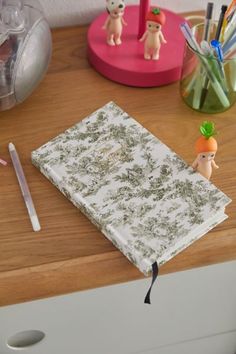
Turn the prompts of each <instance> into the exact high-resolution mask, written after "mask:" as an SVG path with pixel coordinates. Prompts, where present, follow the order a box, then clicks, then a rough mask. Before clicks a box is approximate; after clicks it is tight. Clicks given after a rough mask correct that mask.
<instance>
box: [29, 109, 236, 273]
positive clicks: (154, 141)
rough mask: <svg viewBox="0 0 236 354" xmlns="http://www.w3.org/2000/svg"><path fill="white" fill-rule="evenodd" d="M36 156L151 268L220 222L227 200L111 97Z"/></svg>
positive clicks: (110, 234)
mask: <svg viewBox="0 0 236 354" xmlns="http://www.w3.org/2000/svg"><path fill="white" fill-rule="evenodd" d="M32 162H33V164H34V165H35V166H36V167H38V168H39V169H40V171H41V172H42V173H43V174H44V175H45V176H46V177H47V178H48V179H49V180H50V181H51V182H52V183H53V184H54V185H55V186H56V187H57V188H58V189H59V190H60V191H61V192H62V193H63V194H64V195H65V196H66V197H67V198H68V199H69V200H71V202H72V203H73V204H74V205H75V206H76V207H78V208H79V209H80V210H81V211H82V212H83V213H84V214H86V216H87V217H88V218H89V219H90V220H91V221H92V222H93V223H94V224H95V225H96V226H97V227H98V228H99V229H100V230H101V231H102V232H103V233H104V235H105V236H106V237H107V238H108V239H109V240H110V241H111V242H112V243H113V244H114V245H115V246H116V247H117V248H118V249H119V250H120V251H121V252H123V253H124V255H125V256H126V257H128V259H129V260H130V261H131V262H133V263H134V264H135V265H136V266H137V267H138V268H139V269H140V270H141V271H142V272H143V273H144V274H146V275H147V274H148V273H149V272H150V271H151V266H152V264H153V263H154V262H156V261H157V263H158V264H159V265H161V264H163V263H165V262H166V261H167V260H168V259H170V258H172V257H174V256H175V255H176V254H177V253H179V252H180V251H181V250H183V249H184V248H186V247H187V246H189V245H190V244H191V243H192V242H193V241H195V240H197V239H198V238H199V237H201V236H203V235H204V234H205V233H206V232H208V231H209V230H210V229H211V228H213V227H214V226H216V225H217V224H218V223H219V222H222V221H223V220H224V219H225V218H226V215H225V214H224V209H225V206H226V205H227V204H228V203H229V202H230V199H229V198H228V197H227V196H226V195H225V194H224V193H222V192H221V191H220V190H219V189H217V188H216V187H215V186H214V185H213V184H212V183H210V182H209V181H208V180H206V179H205V178H204V177H202V176H201V175H200V174H198V173H197V172H194V171H193V169H192V168H191V167H189V166H188V165H187V164H186V163H185V162H184V161H183V160H182V159H181V158H180V157H179V156H178V155H176V154H175V153H174V152H173V151H171V150H170V149H169V148H168V147H167V146H166V145H165V144H163V143H162V142H161V141H160V140H158V138H156V137H155V136H154V135H152V134H151V133H150V132H148V131H147V130H146V129H145V128H144V127H143V126H141V125H140V124H139V123H138V122H137V121H135V120H134V119H133V118H131V117H130V116H129V115H128V114H127V113H125V112H124V111H123V110H122V109H121V108H120V107H118V106H117V105H116V104H115V103H113V102H110V103H108V104H107V105H105V106H104V107H102V108H101V109H99V110H97V111H96V112H95V113H93V114H91V115H90V116H89V117H87V118H85V119H84V120H82V121H81V122H79V123H78V124H76V125H75V126H73V127H72V128H70V129H68V130H66V131H65V132H64V133H63V134H60V135H59V136H57V137H56V138H54V139H53V140H51V141H50V142H48V143H47V144H45V145H43V146H42V147H40V148H39V149H37V150H36V151H34V152H32Z"/></svg>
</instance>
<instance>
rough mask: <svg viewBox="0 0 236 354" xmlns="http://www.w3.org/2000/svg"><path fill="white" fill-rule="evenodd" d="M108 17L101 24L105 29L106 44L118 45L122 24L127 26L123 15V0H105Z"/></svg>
mask: <svg viewBox="0 0 236 354" xmlns="http://www.w3.org/2000/svg"><path fill="white" fill-rule="evenodd" d="M106 3H107V5H106V6H107V12H108V14H109V15H108V17H107V19H106V22H105V24H104V26H103V29H105V30H106V31H107V44H109V45H111V46H114V45H120V44H121V43H122V42H121V35H122V30H123V25H124V26H127V23H126V22H125V20H124V18H123V15H124V10H125V3H124V0H106Z"/></svg>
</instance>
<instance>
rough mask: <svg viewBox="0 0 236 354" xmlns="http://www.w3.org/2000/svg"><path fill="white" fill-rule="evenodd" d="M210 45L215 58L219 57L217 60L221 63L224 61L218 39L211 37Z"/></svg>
mask: <svg viewBox="0 0 236 354" xmlns="http://www.w3.org/2000/svg"><path fill="white" fill-rule="evenodd" d="M211 46H212V48H213V49H214V50H215V52H216V55H217V58H218V59H219V61H220V62H221V63H223V61H224V56H223V51H222V47H221V43H220V42H219V41H217V40H216V39H213V40H212V41H211Z"/></svg>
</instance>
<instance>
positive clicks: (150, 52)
mask: <svg viewBox="0 0 236 354" xmlns="http://www.w3.org/2000/svg"><path fill="white" fill-rule="evenodd" d="M165 22H166V16H165V14H164V12H163V11H161V10H160V9H159V8H156V7H154V8H151V11H149V12H148V14H147V16H146V24H147V30H146V32H145V33H144V35H143V36H142V38H141V39H140V42H143V41H145V45H144V58H145V59H147V60H150V59H153V60H158V59H159V53H160V49H161V43H167V42H166V40H165V38H164V36H163V34H162V31H161V28H162V26H164V24H165Z"/></svg>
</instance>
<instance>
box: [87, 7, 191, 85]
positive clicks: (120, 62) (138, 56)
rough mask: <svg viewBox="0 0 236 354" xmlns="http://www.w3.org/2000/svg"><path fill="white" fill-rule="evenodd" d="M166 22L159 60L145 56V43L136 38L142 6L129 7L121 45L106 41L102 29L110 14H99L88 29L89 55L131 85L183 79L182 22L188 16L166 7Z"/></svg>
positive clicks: (112, 76) (113, 76) (98, 67)
mask: <svg viewBox="0 0 236 354" xmlns="http://www.w3.org/2000/svg"><path fill="white" fill-rule="evenodd" d="M164 11H165V14H166V25H165V26H164V27H163V34H164V36H165V38H166V40H167V42H168V43H167V44H163V45H162V47H161V51H160V59H159V60H158V61H154V60H150V61H149V60H145V59H144V56H143V55H144V44H143V43H140V42H139V41H138V39H137V37H138V34H139V28H140V26H139V6H127V7H126V9H125V15H124V19H125V21H126V22H127V23H128V26H127V27H124V30H123V34H122V44H121V45H120V46H114V47H112V46H109V45H108V44H107V43H106V31H104V30H102V26H103V25H104V23H105V20H106V17H107V13H103V14H101V15H100V16H98V18H97V19H95V21H94V22H93V23H92V24H91V26H90V28H89V31H88V58H89V61H90V63H91V65H92V66H93V67H94V68H95V69H96V70H97V71H98V72H99V73H101V74H102V75H103V76H105V77H107V78H108V79H110V80H113V81H116V82H119V83H121V84H124V85H128V86H136V87H153V86H162V85H167V84H170V83H172V82H174V81H177V80H179V79H180V75H181V67H182V60H183V52H184V46H185V40H184V37H183V35H182V33H181V31H180V28H179V25H180V24H181V23H182V22H185V19H184V18H182V17H180V16H178V15H176V14H175V13H173V12H171V11H168V10H164Z"/></svg>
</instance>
